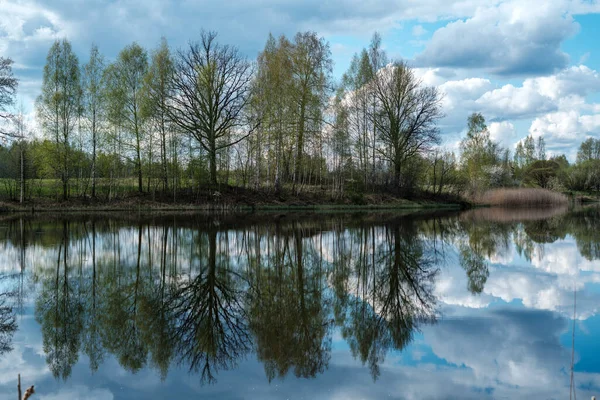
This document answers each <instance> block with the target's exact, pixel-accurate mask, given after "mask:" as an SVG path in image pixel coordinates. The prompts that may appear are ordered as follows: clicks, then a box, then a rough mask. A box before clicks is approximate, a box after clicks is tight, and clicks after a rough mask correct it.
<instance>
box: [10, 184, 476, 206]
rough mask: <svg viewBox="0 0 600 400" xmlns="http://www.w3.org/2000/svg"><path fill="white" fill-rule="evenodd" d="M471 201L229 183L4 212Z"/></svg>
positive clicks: (45, 201) (50, 202) (35, 202)
mask: <svg viewBox="0 0 600 400" xmlns="http://www.w3.org/2000/svg"><path fill="white" fill-rule="evenodd" d="M467 207H469V204H468V203H466V202H464V201H462V200H461V199H459V198H454V197H450V196H445V195H442V196H433V195H430V194H428V193H423V194H421V195H419V196H412V197H410V198H403V197H400V196H395V195H393V194H388V193H371V194H356V193H349V194H346V195H344V196H331V194H330V193H326V192H319V191H314V190H313V191H303V192H300V193H297V194H292V192H291V191H282V192H280V193H274V192H267V191H257V190H252V189H242V188H234V187H224V188H221V190H220V191H208V190H206V191H202V192H200V193H196V194H193V195H190V194H189V193H180V194H178V195H177V196H176V197H175V201H173V198H170V197H168V196H162V195H159V194H156V193H155V194H135V195H129V196H126V197H121V198H118V199H112V200H110V201H109V200H108V199H102V198H97V199H91V198H81V197H72V198H70V199H69V200H67V201H57V200H54V199H52V198H49V197H40V198H35V199H32V200H28V201H27V202H25V204H23V205H20V204H18V203H17V202H15V201H4V202H0V212H1V211H3V212H32V211H34V212H75V211H86V210H87V211H248V210H262V211H269V210H272V211H279V210H313V211H314V210H323V211H336V210H339V211H346V210H347V211H355V210H366V211H368V210H404V209H461V208H467Z"/></svg>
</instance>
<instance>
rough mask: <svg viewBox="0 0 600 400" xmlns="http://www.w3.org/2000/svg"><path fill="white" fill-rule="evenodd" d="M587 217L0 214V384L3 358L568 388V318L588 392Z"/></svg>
mask: <svg viewBox="0 0 600 400" xmlns="http://www.w3.org/2000/svg"><path fill="white" fill-rule="evenodd" d="M599 227H600V212H599V210H598V209H597V208H591V209H582V210H578V211H573V212H566V211H565V210H524V211H520V212H514V211H510V212H507V211H502V210H493V209H490V210H476V211H470V212H466V213H453V214H434V215H431V214H429V215H427V214H417V215H404V216H403V215H399V214H355V215H348V214H333V215H325V214H312V215H307V214H294V213H289V214H285V215H283V214H265V215H253V216H235V217H233V216H230V217H216V216H213V217H207V216H197V215H165V216H154V217H146V218H137V217H134V216H130V215H119V216H113V217H109V216H106V215H104V216H69V217H56V216H53V217H51V216H37V217H24V218H20V217H3V218H2V219H0V276H1V278H0V293H3V294H2V295H1V296H0V399H2V400H3V399H11V400H12V399H14V398H15V397H16V378H17V374H18V373H20V374H21V376H22V380H23V386H26V387H27V386H29V385H32V384H34V385H35V386H36V388H37V394H36V395H35V396H36V397H37V399H40V400H43V399H86V400H98V399H161V398H178V399H187V398H203V399H213V398H214V399H381V398H392V399H463V398H467V399H485V398H498V399H518V398H523V399H532V398H536V399H550V398H553V399H566V398H568V396H569V383H570V368H571V353H572V351H571V349H572V346H571V340H572V328H573V325H574V326H575V384H576V387H577V395H578V396H580V398H588V399H589V398H590V396H591V395H592V394H596V395H599V394H600V341H599V340H598V335H599V334H600V316H599V315H598V310H599V308H600V260H599V259H600V233H599V230H598V228H599ZM575 290H576V296H577V297H576V298H577V308H576V312H575V314H574V310H573V306H574V304H573V303H574V294H575V292H574V291H575ZM574 315H575V324H573V317H574Z"/></svg>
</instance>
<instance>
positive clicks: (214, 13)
mask: <svg viewBox="0 0 600 400" xmlns="http://www.w3.org/2000/svg"><path fill="white" fill-rule="evenodd" d="M598 12H600V2H598V1H597V0H552V1H546V0H540V1H537V0H528V1H498V0H460V1H454V2H450V1H447V0H419V1H416V0H296V1H292V0H230V1H219V2H216V1H207V0H144V1H134V0H23V1H21V0H0V55H2V56H8V57H11V58H13V59H14V61H15V70H16V73H17V76H18V77H19V78H20V79H21V82H20V90H19V94H20V98H21V100H22V102H23V103H24V106H25V108H26V109H27V110H31V109H32V103H33V100H34V99H35V97H36V96H37V95H38V93H39V90H40V85H41V79H42V68H43V64H44V60H45V57H46V53H47V51H48V49H49V47H50V45H51V43H52V41H53V40H55V39H58V38H63V37H66V38H68V39H69V40H71V41H72V43H73V46H74V48H75V50H76V52H77V53H78V54H79V56H80V60H81V61H82V62H85V61H86V59H87V54H88V52H89V48H90V46H91V44H92V43H96V44H97V45H98V46H99V47H100V50H101V51H102V52H103V53H104V54H105V56H106V57H107V58H108V59H114V58H115V56H116V54H117V53H118V52H119V50H120V49H121V48H122V47H123V46H125V45H127V44H129V43H131V42H133V41H137V42H138V43H140V44H142V45H143V46H146V47H148V48H151V47H154V46H156V45H157V43H158V41H159V39H160V37H161V36H165V37H166V38H167V39H168V40H169V43H170V44H171V45H172V46H173V47H180V46H183V45H185V44H186V43H187V42H188V41H189V40H190V39H191V40H193V39H195V38H197V37H198V35H199V32H200V29H201V28H205V29H211V30H217V31H218V32H219V34H220V39H221V41H223V42H225V43H229V44H235V45H237V46H238V47H239V48H240V49H241V50H242V51H243V52H244V53H245V54H246V55H247V56H248V57H250V58H254V57H256V55H257V53H258V51H260V49H261V48H262V46H263V45H264V42H265V40H266V37H267V35H268V33H269V32H271V33H273V34H275V35H279V34H286V35H293V34H294V33H295V32H297V31H303V30H314V31H317V32H318V33H319V34H320V35H322V36H324V37H325V38H326V39H327V40H329V42H330V45H331V50H332V54H333V58H334V61H335V69H334V73H335V76H336V78H339V77H340V76H341V75H342V73H343V72H344V71H345V70H346V69H347V68H348V65H349V61H350V58H351V57H352V55H353V54H354V53H355V52H358V51H360V50H361V48H362V47H364V46H366V45H368V42H369V39H370V37H371V35H372V34H373V32H374V31H376V30H377V31H379V32H380V33H381V34H382V37H383V41H384V46H385V48H386V50H387V51H388V53H389V54H390V55H391V56H393V57H394V58H402V59H405V60H407V61H409V62H410V63H411V64H412V65H413V66H414V67H415V68H417V70H418V73H419V75H420V76H421V77H422V79H423V81H424V82H425V83H426V84H428V85H436V86H438V87H439V88H440V90H441V91H442V92H443V93H444V107H445V114H446V117H445V119H444V120H443V121H442V131H443V133H444V141H445V142H446V143H447V144H448V145H451V146H453V147H456V144H457V142H458V140H459V138H460V135H461V134H464V126H465V125H466V118H467V116H468V115H469V114H470V113H471V112H474V111H480V112H482V113H483V114H484V116H485V117H486V119H487V120H488V123H489V126H490V130H491V132H492V135H493V137H494V138H495V139H496V140H498V141H499V142H501V143H502V144H503V145H504V146H508V147H511V148H512V147H513V146H514V144H515V143H516V142H517V141H518V140H520V139H522V138H524V137H525V136H527V135H528V134H530V133H531V134H533V135H534V136H536V137H537V136H540V135H541V136H544V138H545V139H546V142H547V145H548V150H549V152H550V153H563V152H564V153H566V154H567V155H568V156H569V157H570V158H571V159H574V156H575V153H576V150H577V147H578V145H579V143H580V142H581V141H582V140H584V139H585V138H586V137H587V136H596V137H600V96H599V95H598V91H599V90H600V76H599V75H598V72H597V70H598V69H600V51H598V50H597V48H596V46H595V43H596V42H597V38H598V33H599V32H598V31H599V30H600V28H599V26H600V24H599V22H600V17H599V16H598V15H596V13H598Z"/></svg>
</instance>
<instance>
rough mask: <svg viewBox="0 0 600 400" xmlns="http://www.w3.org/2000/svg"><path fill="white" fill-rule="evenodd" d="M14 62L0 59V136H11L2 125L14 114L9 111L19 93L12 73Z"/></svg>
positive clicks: (8, 59)
mask: <svg viewBox="0 0 600 400" xmlns="http://www.w3.org/2000/svg"><path fill="white" fill-rule="evenodd" d="M12 64H13V60H11V59H10V58H4V57H0V136H9V135H10V132H9V130H8V129H3V127H2V125H1V124H4V123H5V122H8V120H9V119H10V118H11V117H12V114H11V113H10V112H9V111H8V109H9V107H10V106H12V105H13V104H14V101H15V94H16V93H17V85H18V81H17V78H15V77H14V75H13V72H12Z"/></svg>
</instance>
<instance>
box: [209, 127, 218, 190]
mask: <svg viewBox="0 0 600 400" xmlns="http://www.w3.org/2000/svg"><path fill="white" fill-rule="evenodd" d="M209 148H210V151H209V162H210V184H211V185H212V186H213V188H216V187H217V145H216V143H215V138H214V137H211V139H210V143H209Z"/></svg>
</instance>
